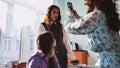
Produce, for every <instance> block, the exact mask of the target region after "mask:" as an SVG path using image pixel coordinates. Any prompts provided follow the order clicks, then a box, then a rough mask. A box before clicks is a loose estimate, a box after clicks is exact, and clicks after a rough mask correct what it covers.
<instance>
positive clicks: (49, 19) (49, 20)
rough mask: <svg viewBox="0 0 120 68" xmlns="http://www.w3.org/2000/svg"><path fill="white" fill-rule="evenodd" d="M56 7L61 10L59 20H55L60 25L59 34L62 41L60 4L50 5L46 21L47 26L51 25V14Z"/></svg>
mask: <svg viewBox="0 0 120 68" xmlns="http://www.w3.org/2000/svg"><path fill="white" fill-rule="evenodd" d="M55 8H57V9H58V10H59V16H58V18H57V20H56V21H55V23H56V25H57V26H58V29H59V30H58V32H59V33H58V34H59V37H60V41H61V42H63V32H62V24H61V23H60V21H61V14H60V8H59V7H58V6H56V5H51V6H49V7H48V9H47V12H46V16H45V20H44V23H46V24H47V26H48V27H49V24H50V22H51V18H50V16H51V11H52V10H53V9H55Z"/></svg>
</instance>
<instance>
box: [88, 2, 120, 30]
mask: <svg viewBox="0 0 120 68" xmlns="http://www.w3.org/2000/svg"><path fill="white" fill-rule="evenodd" d="M115 1H116V0H88V2H90V3H89V4H87V5H88V6H89V9H88V13H89V12H91V11H93V9H94V7H95V6H97V7H98V9H99V10H101V11H103V12H104V13H105V15H106V18H107V25H108V27H109V28H110V29H111V30H113V31H116V32H118V31H119V30H120V20H119V14H118V13H117V8H116V6H117V5H116V3H115Z"/></svg>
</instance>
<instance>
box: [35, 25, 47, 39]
mask: <svg viewBox="0 0 120 68" xmlns="http://www.w3.org/2000/svg"><path fill="white" fill-rule="evenodd" d="M45 31H46V30H45V28H44V26H43V25H42V23H40V25H39V28H38V31H37V33H36V37H35V39H36V38H37V37H38V36H39V34H41V33H43V32H45Z"/></svg>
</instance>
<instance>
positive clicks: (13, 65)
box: [11, 61, 19, 68]
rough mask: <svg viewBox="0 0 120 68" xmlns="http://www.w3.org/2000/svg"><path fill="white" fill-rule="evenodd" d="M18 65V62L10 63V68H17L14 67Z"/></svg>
mask: <svg viewBox="0 0 120 68" xmlns="http://www.w3.org/2000/svg"><path fill="white" fill-rule="evenodd" d="M18 64H19V61H11V67H12V68H17V67H16V66H17V65H18Z"/></svg>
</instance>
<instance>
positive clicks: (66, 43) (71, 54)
mask: <svg viewBox="0 0 120 68" xmlns="http://www.w3.org/2000/svg"><path fill="white" fill-rule="evenodd" d="M62 30H63V43H64V45H65V47H66V49H67V53H68V55H69V56H70V58H71V60H75V59H76V57H75V56H74V54H73V51H72V48H71V47H70V46H71V45H70V42H69V39H68V35H67V32H66V31H65V29H64V27H63V26H62ZM43 32H46V29H45V27H44V26H43V24H42V23H40V26H39V29H38V34H37V36H38V35H39V34H41V33H43Z"/></svg>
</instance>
